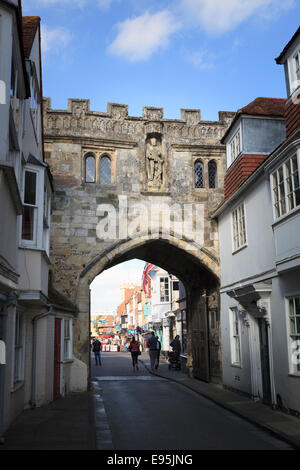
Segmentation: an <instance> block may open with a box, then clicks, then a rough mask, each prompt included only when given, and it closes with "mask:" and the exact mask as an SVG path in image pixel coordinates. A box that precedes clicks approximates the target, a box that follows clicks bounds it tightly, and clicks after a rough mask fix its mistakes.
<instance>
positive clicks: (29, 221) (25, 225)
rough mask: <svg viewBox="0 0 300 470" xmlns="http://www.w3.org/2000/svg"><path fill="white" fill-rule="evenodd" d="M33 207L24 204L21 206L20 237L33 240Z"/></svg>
mask: <svg viewBox="0 0 300 470" xmlns="http://www.w3.org/2000/svg"><path fill="white" fill-rule="evenodd" d="M34 210H35V209H34V207H30V206H24V207H23V218H22V239H23V240H33V230H34Z"/></svg>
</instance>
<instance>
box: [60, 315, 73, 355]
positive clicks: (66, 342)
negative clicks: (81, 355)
mask: <svg viewBox="0 0 300 470" xmlns="http://www.w3.org/2000/svg"><path fill="white" fill-rule="evenodd" d="M62 320H63V321H62V322H61V323H62V324H61V338H62V348H61V354H62V358H61V360H62V361H63V362H70V361H72V360H73V319H72V318H69V317H68V318H67V317H64V318H63V319H62ZM66 325H68V330H69V331H68V333H69V335H68V336H67V335H66ZM66 346H67V347H66Z"/></svg>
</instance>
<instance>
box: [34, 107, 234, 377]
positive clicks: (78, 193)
mask: <svg viewBox="0 0 300 470" xmlns="http://www.w3.org/2000/svg"><path fill="white" fill-rule="evenodd" d="M43 109H44V116H43V119H44V131H45V135H44V148H45V161H46V162H47V163H48V165H49V167H50V170H51V173H52V175H53V178H54V187H55V194H54V200H53V205H52V226H51V251H50V260H51V279H52V283H53V285H54V287H55V288H56V289H57V290H58V291H59V292H60V293H61V294H63V295H64V296H66V297H67V298H68V299H69V300H71V301H72V302H73V303H75V304H76V306H77V309H78V314H77V317H76V319H75V321H74V327H73V351H74V358H75V360H74V368H77V372H76V371H75V372H74V373H75V374H76V373H77V374H78V373H79V374H80V375H81V379H82V377H83V378H84V377H85V378H84V379H83V383H87V381H86V378H87V377H88V371H89V349H90V348H89V315H90V287H89V286H90V283H91V282H92V281H93V279H94V278H95V277H96V276H97V275H98V274H100V273H101V272H102V271H103V270H105V269H108V268H110V267H112V266H114V265H116V264H119V263H122V262H124V261H127V260H130V259H134V258H139V259H142V260H145V261H148V262H151V263H154V264H156V265H158V266H160V267H162V268H163V269H166V270H167V271H168V272H170V273H172V274H175V275H176V276H177V277H178V278H179V279H180V280H181V281H182V282H183V283H184V285H185V289H186V295H187V299H186V302H187V324H188V360H187V367H188V370H189V373H190V374H191V375H193V376H195V377H198V378H200V379H203V380H206V381H210V380H216V381H217V380H220V376H221V351H220V337H219V330H218V327H216V325H214V331H213V332H212V331H211V329H210V315H211V313H214V314H216V316H215V317H214V318H215V319H216V318H218V312H219V293H218V287H219V274H220V273H219V246H218V231H217V226H216V222H215V221H214V220H212V219H211V218H210V214H212V213H213V211H214V210H215V209H216V207H217V206H218V205H219V204H220V203H221V201H222V200H223V179H224V172H225V168H226V157H225V147H224V145H221V143H220V140H221V138H222V136H223V135H224V133H225V131H226V129H227V128H228V126H229V124H230V123H231V120H232V118H233V116H234V113H231V112H222V111H221V112H219V120H218V121H214V122H212V121H203V120H201V116H200V110H197V109H196V110H194V109H183V110H181V119H177V120H176V119H164V117H163V109H162V108H153V107H145V108H143V115H142V116H141V117H133V116H128V107H127V106H126V105H121V104H113V103H109V104H108V106H107V112H106V113H105V112H95V111H90V105H89V100H79V99H69V101H68V109H67V110H54V109H52V108H51V100H50V99H49V98H45V99H44V106H43ZM212 333H213V334H212Z"/></svg>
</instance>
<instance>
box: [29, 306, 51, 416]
mask: <svg viewBox="0 0 300 470" xmlns="http://www.w3.org/2000/svg"><path fill="white" fill-rule="evenodd" d="M47 307H48V310H47V311H46V312H44V313H40V314H39V315H36V316H35V317H33V319H32V323H33V345H32V376H31V407H32V408H35V407H36V350H37V322H38V321H39V320H41V319H42V318H44V317H47V316H48V315H51V314H52V313H53V312H52V308H53V305H47Z"/></svg>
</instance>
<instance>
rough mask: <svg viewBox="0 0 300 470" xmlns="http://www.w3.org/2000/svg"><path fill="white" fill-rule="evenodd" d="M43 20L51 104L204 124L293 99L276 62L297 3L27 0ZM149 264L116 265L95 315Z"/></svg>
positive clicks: (96, 298) (299, 13) (101, 284)
mask: <svg viewBox="0 0 300 470" xmlns="http://www.w3.org/2000/svg"><path fill="white" fill-rule="evenodd" d="M23 14H24V15H39V16H40V17H41V20H42V50H43V92H44V96H50V97H51V98H52V106H53V108H59V109H64V108H66V107H67V99H68V98H89V99H90V102H91V109H92V110H94V111H106V107H107V102H114V103H123V104H128V106H129V115H131V116H141V115H142V108H143V106H158V107H163V108H164V116H165V117H166V118H168V119H172V118H173V119H180V109H181V108H192V109H194V108H200V109H201V113H202V119H205V120H217V119H218V111H219V110H222V111H236V110H237V109H238V108H240V107H242V106H245V105H246V104H248V103H249V102H250V101H252V100H253V99H254V98H256V97H258V96H272V97H285V84H284V72H283V69H282V67H281V66H279V65H276V63H275V61H274V58H275V57H277V56H278V55H279V54H280V52H281V51H282V49H283V47H284V46H285V45H286V43H287V42H288V41H289V39H290V38H291V36H292V35H293V34H294V32H295V31H296V30H297V28H298V26H299V22H298V21H299V18H300V1H299V0H171V1H170V0H159V1H158V0H23ZM143 266H144V262H142V261H137V260H133V261H130V262H128V263H124V264H123V265H119V266H116V267H114V268H112V269H111V270H108V271H106V272H104V273H103V274H101V275H100V276H99V277H98V278H96V279H95V280H94V282H93V284H92V312H93V313H96V312H99V311H104V310H113V309H115V308H116V307H117V305H118V303H119V301H120V297H119V292H120V290H119V285H120V284H121V283H123V282H128V281H129V282H136V283H138V284H140V282H141V276H142V269H143Z"/></svg>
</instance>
